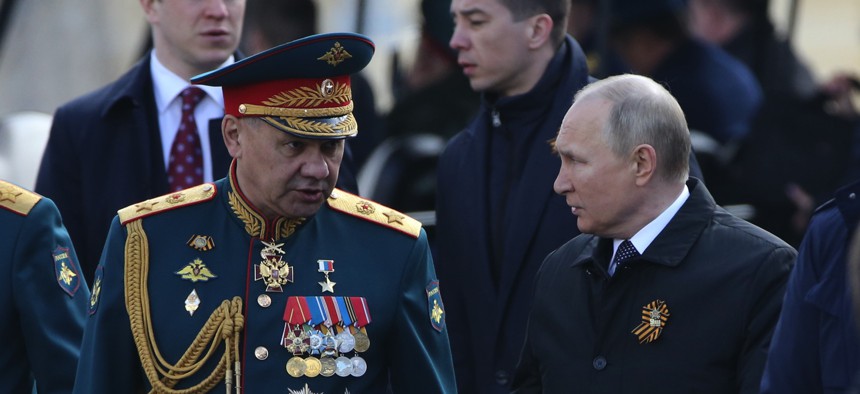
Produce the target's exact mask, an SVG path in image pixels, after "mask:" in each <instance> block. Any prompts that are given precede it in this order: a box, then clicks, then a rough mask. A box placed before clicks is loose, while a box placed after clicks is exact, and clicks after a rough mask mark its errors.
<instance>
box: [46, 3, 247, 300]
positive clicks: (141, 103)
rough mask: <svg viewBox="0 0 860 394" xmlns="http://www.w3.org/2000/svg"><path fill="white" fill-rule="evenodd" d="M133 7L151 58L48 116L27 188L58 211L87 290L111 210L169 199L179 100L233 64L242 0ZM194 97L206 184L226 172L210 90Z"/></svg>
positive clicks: (218, 100)
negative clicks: (142, 21)
mask: <svg viewBox="0 0 860 394" xmlns="http://www.w3.org/2000/svg"><path fill="white" fill-rule="evenodd" d="M140 4H141V7H142V8H143V11H144V13H145V15H146V18H147V21H148V22H149V24H150V26H151V28H152V39H153V47H154V48H153V50H152V51H151V52H150V54H147V55H146V56H144V58H143V59H142V60H141V61H140V62H138V63H137V64H136V65H134V66H133V67H132V69H131V70H129V71H128V72H127V73H126V74H125V75H123V76H121V77H120V78H119V79H117V80H116V81H114V82H112V83H110V84H109V85H107V86H105V87H102V88H101V89H99V90H97V91H95V92H92V93H89V94H87V95H85V96H83V97H80V98H77V99H75V100H73V101H72V102H70V103H68V104H65V105H63V106H61V107H60V108H59V109H57V111H56V113H55V115H54V123H53V125H52V127H51V135H50V137H49V140H48V145H47V147H46V149H45V153H44V156H43V158H42V165H41V167H40V169H39V176H38V179H37V181H36V189H35V190H36V192H38V193H39V194H42V195H44V196H46V197H49V198H51V199H52V200H54V202H55V203H56V204H57V207H58V208H59V209H60V212H61V213H62V215H63V219H64V221H65V224H66V227H67V229H68V231H69V235H71V237H72V242H74V244H75V246H76V249H77V252H78V257H79V258H80V264H81V267H82V269H83V271H84V272H83V273H84V276H85V278H86V279H87V282H88V283H90V284H92V278H93V273H94V272H95V268H96V265H97V264H98V260H99V256H100V255H101V251H102V246H103V245H104V242H105V238H106V237H107V232H108V228H109V226H110V222H111V219H112V218H113V217H114V215H116V211H117V210H118V209H120V208H122V207H125V206H127V205H129V204H132V203H134V202H137V201H142V200H146V199H148V198H150V197H155V196H158V195H162V194H166V193H167V192H168V191H169V190H170V187H169V184H168V176H167V173H168V160H169V157H170V152H171V149H172V145H173V142H174V137H175V136H176V135H177V134H178V127H179V125H180V117H181V112H182V108H181V107H182V98H181V97H180V95H181V93H180V92H181V91H183V89H185V88H186V87H188V86H189V85H190V82H189V80H190V79H191V77H193V76H195V75H197V74H201V73H204V72H207V71H210V70H214V69H216V68H218V67H220V66H224V65H227V64H230V63H233V61H234V58H235V57H234V53H235V51H236V48H237V46H238V45H239V33H240V32H241V30H242V20H243V18H244V13H245V1H244V0H238V1H216V2H177V1H158V0H141V1H140ZM199 88H200V89H202V90H203V92H204V93H205V96H203V97H202V98H201V99H200V101H199V103H198V104H197V106H196V108H195V109H194V118H195V120H196V124H197V129H198V136H199V141H200V147H201V153H202V160H203V166H202V169H203V177H202V181H203V182H210V181H212V180H213V179H218V178H221V177H222V176H224V174H226V173H227V169H228V167H229V165H230V155H229V154H228V153H227V149H226V147H225V146H224V144H223V142H222V140H221V118H222V117H223V116H224V110H223V108H224V99H223V95H222V93H221V89H220V88H218V87H208V86H202V87H199ZM210 120H211V121H210Z"/></svg>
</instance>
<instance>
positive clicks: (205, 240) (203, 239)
mask: <svg viewBox="0 0 860 394" xmlns="http://www.w3.org/2000/svg"><path fill="white" fill-rule="evenodd" d="M186 245H188V246H190V247H192V248H193V249H194V250H196V251H199V252H206V251H210V250H212V249H213V248H214V247H215V241H213V240H212V237H210V236H208V235H197V234H194V235H192V236H191V238H190V239H189V240H188V242H186Z"/></svg>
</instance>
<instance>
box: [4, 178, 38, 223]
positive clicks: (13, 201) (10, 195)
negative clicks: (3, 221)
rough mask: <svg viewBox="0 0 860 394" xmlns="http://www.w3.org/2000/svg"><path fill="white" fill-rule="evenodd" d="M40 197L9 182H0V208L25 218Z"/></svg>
mask: <svg viewBox="0 0 860 394" xmlns="http://www.w3.org/2000/svg"><path fill="white" fill-rule="evenodd" d="M41 199H42V196H40V195H38V194H36V193H33V192H31V191H29V190H27V189H24V188H22V187H20V186H16V185H13V184H11V183H9V182H5V181H0V207H3V208H6V209H8V210H10V211H12V212H15V213H17V214H19V215H23V216H27V215H28V214H29V213H30V210H31V209H33V207H34V206H36V203H37V202H39V200H41Z"/></svg>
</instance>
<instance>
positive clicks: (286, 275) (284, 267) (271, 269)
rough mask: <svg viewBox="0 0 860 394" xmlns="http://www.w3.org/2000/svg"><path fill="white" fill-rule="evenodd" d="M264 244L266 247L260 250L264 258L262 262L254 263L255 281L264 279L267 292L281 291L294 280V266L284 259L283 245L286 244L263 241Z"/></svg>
mask: <svg viewBox="0 0 860 394" xmlns="http://www.w3.org/2000/svg"><path fill="white" fill-rule="evenodd" d="M263 245H265V247H264V248H263V250H262V251H260V256H261V257H262V258H263V260H262V261H260V264H254V281H259V280H262V281H263V283H265V284H266V291H267V292H276V293H281V292H283V291H284V285H286V284H287V283H290V282H292V281H293V268H292V267H290V266H289V264H287V262H286V261H284V260H283V257H282V256H283V255H284V250H283V249H281V247H282V246H284V244H282V243H280V244H276V243H275V242H274V241H272V243H268V242H265V241H263Z"/></svg>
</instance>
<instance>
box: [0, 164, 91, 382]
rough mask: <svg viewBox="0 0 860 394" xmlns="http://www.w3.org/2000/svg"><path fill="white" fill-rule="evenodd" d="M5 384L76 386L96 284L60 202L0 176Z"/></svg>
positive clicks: (0, 325) (0, 367) (0, 377)
mask: <svg viewBox="0 0 860 394" xmlns="http://www.w3.org/2000/svg"><path fill="white" fill-rule="evenodd" d="M0 223H2V225H0V269H2V275H0V316H2V317H3V318H2V319H0V338H2V339H3V346H2V348H0V391H2V392H4V393H30V392H32V391H33V388H34V386H35V388H36V389H38V392H39V394H45V393H48V394H52V393H69V392H71V391H72V386H73V385H74V381H75V368H76V367H77V365H78V354H79V352H78V350H79V348H80V345H81V337H82V336H83V331H84V323H85V322H86V311H87V303H88V302H89V301H90V291H89V289H88V288H87V284H86V282H85V281H84V280H83V276H82V275H81V268H80V266H79V265H78V257H77V255H75V248H74V247H73V246H72V241H71V239H69V233H68V232H66V228H65V227H64V226H63V221H62V219H61V218H60V211H58V210H57V206H56V205H54V202H53V201H51V200H50V199H48V198H44V197H42V196H40V195H38V194H36V193H33V192H31V191H28V190H25V189H23V188H21V187H18V186H16V185H13V184H11V183H7V182H4V181H0Z"/></svg>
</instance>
